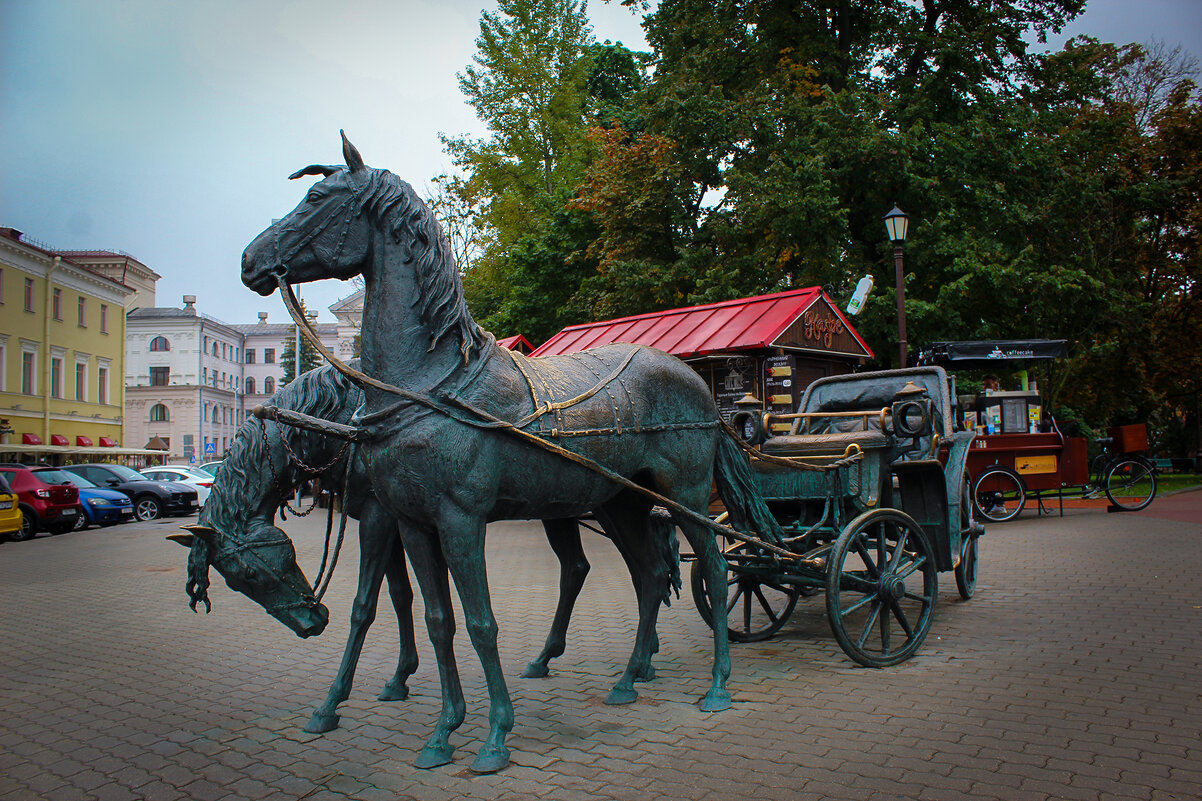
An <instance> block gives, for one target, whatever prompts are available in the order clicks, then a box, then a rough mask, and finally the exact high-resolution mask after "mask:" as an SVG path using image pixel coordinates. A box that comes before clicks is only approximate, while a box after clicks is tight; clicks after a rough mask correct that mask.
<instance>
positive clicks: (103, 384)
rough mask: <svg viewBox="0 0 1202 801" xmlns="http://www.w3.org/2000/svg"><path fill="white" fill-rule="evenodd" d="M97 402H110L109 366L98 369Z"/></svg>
mask: <svg viewBox="0 0 1202 801" xmlns="http://www.w3.org/2000/svg"><path fill="white" fill-rule="evenodd" d="M96 402H97V403H104V404H107V403H108V402H109V368H107V367H99V368H97V369H96Z"/></svg>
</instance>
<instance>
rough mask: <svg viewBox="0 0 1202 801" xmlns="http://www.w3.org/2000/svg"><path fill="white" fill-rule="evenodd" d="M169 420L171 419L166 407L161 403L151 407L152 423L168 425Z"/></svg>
mask: <svg viewBox="0 0 1202 801" xmlns="http://www.w3.org/2000/svg"><path fill="white" fill-rule="evenodd" d="M168 419H169V417H168V414H167V407H166V406H164V405H163V404H161V403H156V404H155V405H154V406H151V407H150V422H152V423H166V422H167V420H168Z"/></svg>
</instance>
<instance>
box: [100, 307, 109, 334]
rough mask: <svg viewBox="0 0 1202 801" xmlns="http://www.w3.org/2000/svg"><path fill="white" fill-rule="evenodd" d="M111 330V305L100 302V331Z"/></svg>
mask: <svg viewBox="0 0 1202 801" xmlns="http://www.w3.org/2000/svg"><path fill="white" fill-rule="evenodd" d="M108 332H109V306H108V304H107V303H101V304H100V333H102V334H107V333H108Z"/></svg>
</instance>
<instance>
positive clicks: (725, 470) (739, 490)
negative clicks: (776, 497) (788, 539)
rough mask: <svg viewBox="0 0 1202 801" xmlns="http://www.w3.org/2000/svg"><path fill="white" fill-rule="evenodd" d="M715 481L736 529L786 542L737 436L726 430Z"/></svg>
mask: <svg viewBox="0 0 1202 801" xmlns="http://www.w3.org/2000/svg"><path fill="white" fill-rule="evenodd" d="M714 481H715V482H717V484H718V497H720V498H721V499H722V503H723V504H725V505H726V510H727V511H728V512H729V513H730V522H731V524H732V525H733V526H734V528H735V529H736V530H738V531H743V532H755V533H757V534H758V535H759V536H760V537H763V538H765V539H767V540H768V541H769V542H780V541H781V540H783V539H784V531H783V530H782V529H781V527H780V524H779V523H777V522H776V517H774V516H773V514H772V511H771V510H770V509H769V508H768V504H767V502H765V501H764V496H763V495H761V494H760V490H759V487H757V486H756V484H755V477H754V476H753V475H752V474H751V463H750V462H749V461H748V460H747V457H746V456H745V455H744V454H743V451H742V449H741V448H739V445H738V443H737V442H735V438H734V436H733V435H732V434H731V433H730V432H729V431H726V430H723V431H721V432H720V433H719V435H718V451H717V453H716V454H715V456H714Z"/></svg>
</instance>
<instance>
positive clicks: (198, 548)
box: [168, 520, 330, 637]
mask: <svg viewBox="0 0 1202 801" xmlns="http://www.w3.org/2000/svg"><path fill="white" fill-rule="evenodd" d="M184 528H185V529H187V531H188V532H189V533H187V534H173V535H171V536H170V537H168V539H170V540H173V541H175V542H178V543H180V544H181V545H184V546H186V547H188V548H189V549H190V554H189V556H188V595H189V597H190V598H191V599H192V600H191V604H190V605H191V607H192V610H193V611H195V610H196V605H197V604H198V603H203V604H204V605H205V611H206V612H207V611H209V609H210V608H211V606H210V603H209V596H208V587H209V576H208V573H209V566H210V565H212V566H213V567H215V568H217V572H218V573H220V574H221V575H222V576H223V577H224V578H225V583H226V584H228V585H229V587H230V589H233V590H236V591H238V592H240V593H242V594H243V595H245V596H247V597H248V598H250V599H251V600H252V601H254V602H255V603H257V604H259V605H260V606H262V607H263V608H264V609H266V610H267V613H268V614H270V615H271V616H272V617H274V618H275V619H276V620H279V621H280V622H281V623H283V624H284V625H285V626H287V627H288V628H290V629H292V630H293V631H294V632H296V634H297V636H299V637H312V636H313V635H316V634H321V632H322V630H323V629H325V627H326V624H327V623H329V621H330V613H329V611H328V610H327V609H326V608H325V606H323V605H322V604H321V603H320V602H319V601H318V600H317V598H316V597H315V596H314V594H313V588H312V586H310V584H309V580H308V579H307V578H305V574H304V573H303V572H302V571H301V569H300V567H299V566H298V565H297V564H296V550H295V549H294V548H293V546H292V541H291V540H290V539H288V537H287V535H286V534H284V532H283V531H281V530H280V529H278V528H276V527H275V526H273V525H271V523H270V522H268V521H265V520H252V521H251V522H250V523H249V524H248V526H247V528H246V530H245V531H243V532H240V536H231V534H230V533H229V532H220V531H218V530H217V529H214V528H211V527H209V526H204V525H195V526H185V527H184Z"/></svg>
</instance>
